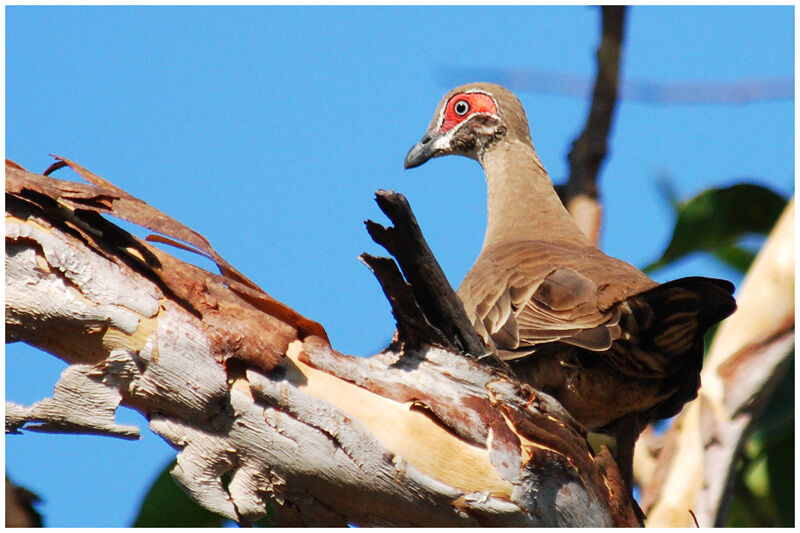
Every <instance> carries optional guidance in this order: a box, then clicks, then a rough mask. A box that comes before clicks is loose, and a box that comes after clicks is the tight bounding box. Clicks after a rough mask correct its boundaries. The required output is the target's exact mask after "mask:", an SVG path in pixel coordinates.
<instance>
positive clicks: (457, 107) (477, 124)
mask: <svg viewBox="0 0 800 533" xmlns="http://www.w3.org/2000/svg"><path fill="white" fill-rule="evenodd" d="M504 138H516V139H519V140H522V141H525V142H530V130H529V129H528V119H527V118H526V117H525V110H524V109H523V108H522V104H521V103H520V101H519V100H518V99H517V97H516V96H514V95H513V94H512V93H511V91H509V90H508V89H506V88H504V87H501V86H500V85H497V84H494V83H470V84H467V85H462V86H461V87H456V88H455V89H453V90H452V91H450V92H449V93H447V94H446V95H445V96H444V98H442V101H441V102H439V106H438V107H437V108H436V112H435V113H434V114H433V120H432V121H431V124H430V126H429V127H428V131H427V132H425V135H424V136H423V137H422V140H420V141H419V142H418V143H417V144H416V145H415V146H414V147H413V148H412V149H411V150H409V152H408V155H406V161H405V167H406V168H414V167H418V166H419V165H421V164H423V163H424V162H426V161H427V160H428V159H430V158H432V157H439V156H442V155H448V154H458V155H463V156H466V157H470V158H472V159H475V160H477V161H480V160H481V158H482V156H483V154H484V153H485V151H486V150H487V149H489V148H490V147H491V146H492V145H494V144H495V143H497V142H498V141H500V140H501V139H504Z"/></svg>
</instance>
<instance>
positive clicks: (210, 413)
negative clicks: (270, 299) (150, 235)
mask: <svg viewBox="0 0 800 533" xmlns="http://www.w3.org/2000/svg"><path fill="white" fill-rule="evenodd" d="M17 211H18V212H15V213H8V212H7V215H6V327H7V334H8V337H9V338H10V339H11V340H21V341H25V342H28V343H30V344H33V345H35V346H39V347H41V348H43V349H45V350H47V351H49V352H51V353H53V354H54V355H56V356H58V357H60V358H62V359H64V360H65V361H67V362H68V363H70V365H71V366H69V367H68V368H67V369H66V370H65V371H64V373H63V374H62V376H61V379H60V380H59V382H58V384H57V385H56V388H55V393H54V396H53V398H48V399H44V400H42V401H40V402H37V403H35V404H34V405H32V406H29V407H23V406H18V405H15V404H9V403H7V405H6V413H7V416H6V431H7V432H22V431H24V430H33V431H58V432H90V433H103V434H108V435H114V436H120V437H124V438H137V437H138V429H137V428H135V427H131V426H123V425H119V424H117V423H116V422H115V420H114V412H115V410H116V408H117V406H119V405H121V404H123V405H126V406H129V407H131V408H134V409H136V410H138V411H140V412H141V413H142V414H143V415H144V416H145V417H147V418H148V419H149V420H150V427H151V429H152V430H153V431H154V432H156V433H157V434H159V435H160V436H162V437H163V438H164V439H165V440H167V441H168V442H169V443H170V444H172V445H173V446H174V447H175V448H176V449H177V450H178V454H177V466H176V467H175V469H174V470H173V472H172V474H173V477H174V478H175V479H176V481H177V482H178V483H179V484H180V485H181V486H182V487H183V488H184V489H185V490H186V492H187V493H188V494H190V495H191V497H192V498H194V499H195V500H196V501H198V502H199V503H200V504H201V505H203V506H204V507H206V508H208V509H210V510H212V511H215V512H217V513H219V514H220V515H222V516H225V517H227V518H230V519H233V520H237V521H240V522H248V521H252V520H255V519H257V518H259V517H261V516H263V515H264V514H265V512H266V511H267V506H272V507H273V508H274V509H275V510H276V520H277V522H278V523H279V524H292V525H339V526H342V525H346V524H348V523H354V524H359V525H410V526H458V525H462V526H466V525H507V526H510V525H516V526H534V525H536V526H567V525H569V526H609V525H612V524H614V523H622V522H624V521H625V520H626V519H629V517H630V516H632V514H631V512H629V511H625V512H627V513H628V514H627V515H626V514H625V512H622V511H620V509H621V508H622V506H621V505H620V502H619V501H618V500H615V498H618V497H619V496H618V495H615V494H614V493H613V492H614V487H615V485H614V483H613V482H612V481H609V479H607V478H606V477H604V476H605V474H604V472H605V470H603V469H602V468H601V467H600V466H598V464H597V463H596V462H595V460H594V458H593V456H592V455H591V454H590V452H589V449H588V444H587V443H586V441H585V439H584V438H583V435H582V433H581V432H580V431H579V430H577V429H575V428H573V427H572V426H571V425H570V422H569V417H568V415H566V413H564V412H563V410H561V409H560V408H559V406H558V405H557V404H555V403H554V402H553V401H552V400H551V399H549V398H548V397H546V396H544V395H539V394H535V393H533V392H532V391H528V392H524V391H523V390H522V389H520V388H519V386H518V385H516V384H514V383H511V382H509V381H507V380H506V379H504V378H503V377H502V376H500V375H499V374H495V373H493V371H492V370H491V369H487V368H483V367H482V366H481V365H479V364H478V363H477V362H475V361H472V360H468V359H466V358H464V357H462V356H460V355H457V354H452V353H448V352H446V351H444V350H439V349H433V348H431V349H428V350H425V351H423V352H422V353H414V354H405V355H403V356H402V357H401V356H400V355H399V354H396V353H388V352H387V353H385V354H381V355H379V356H376V357H373V358H370V359H359V358H350V357H346V356H342V355H341V354H337V353H336V352H334V351H333V350H332V349H331V348H330V347H329V346H328V345H327V343H326V342H325V341H324V339H321V338H319V337H314V336H307V337H306V338H305V339H303V338H296V340H294V341H293V342H290V343H289V344H288V346H286V347H285V350H284V353H283V358H282V359H281V360H280V363H279V364H278V366H277V367H275V368H272V369H271V370H268V371H266V370H264V369H263V367H261V368H260V367H259V365H257V364H253V362H252V361H250V362H249V363H242V362H241V361H237V360H235V358H236V357H237V354H238V353H239V352H238V351H237V350H238V349H239V347H240V346H242V343H243V342H244V340H245V337H244V335H246V334H248V332H247V331H246V328H247V327H248V324H250V323H249V322H244V321H243V322H239V321H238V319H237V318H234V319H232V323H231V326H232V327H231V328H230V329H225V321H224V320H223V319H224V316H223V319H220V318H218V317H217V316H216V315H215V316H214V320H215V322H213V323H210V321H209V320H207V319H205V316H206V315H205V313H207V311H206V310H204V309H201V310H197V309H195V310H194V311H193V310H192V309H191V308H190V307H191V306H187V305H186V304H185V303H184V302H181V301H180V299H179V298H178V299H176V298H175V297H174V296H173V295H172V293H171V290H172V289H170V290H166V289H165V285H164V284H160V282H159V281H158V280H157V279H156V278H155V277H147V276H144V275H142V273H141V272H140V271H139V270H137V269H138V268H139V267H138V266H136V265H138V263H137V261H138V260H140V259H141V257H140V256H141V254H138V252H134V251H131V250H118V253H119V257H124V260H117V258H116V255H114V254H115V253H117V252H109V250H108V249H106V250H105V251H104V252H103V253H99V252H98V250H97V249H96V248H95V245H94V244H93V243H92V242H91V238H89V236H88V235H89V233H88V232H89V231H90V228H86V227H79V226H80V224H79V223H78V222H76V221H72V222H70V223H64V222H63V221H52V220H48V218H47V217H43V216H40V215H37V214H32V213H35V209H34V210H33V211H32V212H31V213H25V212H24V209H23V210H22V211H21V212H20V211H19V210H17ZM70 224H72V226H71V225H70ZM69 227H73V228H78V231H71V230H68V229H67V228H69ZM81 235H82V236H83V237H81ZM98 238H99V237H98ZM144 246H146V245H144ZM154 253H156V252H154ZM137 258H138V259H137ZM187 275H188V274H187ZM209 276H210V277H209V279H208V280H206V281H205V282H203V283H202V284H200V285H192V286H191V291H190V290H188V289H187V294H190V295H193V297H196V298H197V299H196V300H193V301H194V302H195V304H193V305H195V306H196V307H197V306H199V304H197V302H200V303H204V304H205V303H207V304H208V309H210V310H211V311H214V312H221V311H220V310H222V311H224V312H227V311H228V310H233V311H236V313H238V314H234V315H233V316H234V317H240V316H244V317H245V318H247V317H249V316H251V315H247V314H246V313H253V311H252V308H251V307H248V305H249V304H247V303H246V302H244V301H242V303H241V304H237V305H239V307H236V306H234V305H233V304H232V303H231V301H232V300H231V301H227V300H226V301H225V302H223V301H222V300H217V299H216V298H218V294H220V292H219V291H223V290H224V289H225V288H224V286H223V285H222V284H221V283H219V281H215V280H216V279H217V278H214V279H212V275H210V274H209ZM195 281H196V280H195ZM164 283H166V282H164ZM187 286H188V285H187ZM198 287H199V289H198ZM179 289H180V288H178V289H175V291H178V292H180V291H179ZM198 290H199V291H201V293H199V294H198V293H197V291H198ZM192 291H195V292H192ZM203 291H205V292H203ZM215 291H216V292H215ZM281 312H283V311H281ZM243 313H245V314H243ZM287 316H288V315H287ZM270 320H274V318H272V319H270ZM287 328H288V326H287V327H283V329H281V327H278V326H276V327H275V328H274V329H267V330H262V329H259V330H258V331H252V332H249V334H250V335H251V336H252V338H253V339H257V340H256V341H253V342H254V343H255V344H252V345H255V346H260V345H264V346H267V348H269V349H272V348H270V347H271V346H274V345H275V343H277V342H278V341H275V340H274V339H275V338H278V339H283V338H285V336H286V331H291V330H290V329H287ZM259 335H261V336H262V338H261V339H260V340H258V339H259ZM276 336H277V337H276ZM248 340H250V338H249V337H248ZM281 342H282V341H281ZM258 343H261V344H258ZM248 346H251V345H248ZM248 356H249V355H248ZM248 361H249V360H248ZM561 417H563V419H562V418H561ZM548 424H549V426H551V427H550V428H549V429H548V428H547V427H546V426H547V425H548ZM20 438H24V437H20ZM223 480H225V481H223ZM614 506H616V507H614Z"/></svg>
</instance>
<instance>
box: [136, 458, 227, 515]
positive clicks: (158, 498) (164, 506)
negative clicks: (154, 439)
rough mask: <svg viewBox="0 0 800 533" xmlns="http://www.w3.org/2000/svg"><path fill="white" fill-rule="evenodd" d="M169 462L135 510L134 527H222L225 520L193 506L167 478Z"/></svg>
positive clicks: (171, 465) (184, 494)
mask: <svg viewBox="0 0 800 533" xmlns="http://www.w3.org/2000/svg"><path fill="white" fill-rule="evenodd" d="M174 467H175V461H172V462H171V463H170V464H169V465H167V467H166V468H165V469H164V470H163V471H162V472H161V474H159V476H158V478H157V479H156V480H155V482H154V483H153V485H152V486H151V487H150V490H149V491H148V492H147V495H146V496H145V498H144V501H143V502H142V506H141V507H140V508H139V516H137V517H136V521H135V522H134V523H133V526H134V527H222V525H223V524H224V522H225V520H226V519H225V518H224V517H222V516H220V515H218V514H216V513H212V512H211V511H208V510H206V509H204V508H202V507H200V506H199V505H198V504H196V503H195V502H194V501H193V500H192V499H190V498H189V496H187V495H186V493H184V492H183V491H182V490H181V489H180V487H178V485H177V484H176V483H175V481H174V480H173V479H172V476H170V475H169V471H170V470H172V469H173V468H174Z"/></svg>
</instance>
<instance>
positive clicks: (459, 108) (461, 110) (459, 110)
mask: <svg viewBox="0 0 800 533" xmlns="http://www.w3.org/2000/svg"><path fill="white" fill-rule="evenodd" d="M453 111H455V112H456V115H458V116H459V117H463V116H464V115H466V114H467V113H469V102H467V101H466V100H459V101H458V102H456V105H454V106H453Z"/></svg>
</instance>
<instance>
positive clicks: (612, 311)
mask: <svg viewBox="0 0 800 533" xmlns="http://www.w3.org/2000/svg"><path fill="white" fill-rule="evenodd" d="M618 263H622V262H621V261H618V260H616V259H613V258H610V257H608V256H606V255H605V254H602V252H599V251H597V253H595V252H594V251H592V249H584V250H581V249H575V248H574V247H570V246H569V245H555V244H553V243H541V242H538V241H527V242H518V243H509V244H505V245H503V246H497V247H494V248H490V249H488V250H485V252H484V253H482V254H481V257H479V259H478V261H477V262H476V264H475V266H474V267H473V269H472V270H471V271H470V273H469V274H468V275H467V277H466V278H465V279H464V282H463V283H462V285H461V287H460V288H459V296H460V297H461V298H462V300H463V301H464V305H465V309H466V310H467V312H468V314H470V318H471V319H472V321H473V323H474V324H475V326H476V329H477V330H478V332H479V333H481V334H482V335H483V336H484V339H485V340H487V342H490V344H493V346H494V347H495V348H496V349H497V351H498V353H499V354H500V355H501V357H503V358H504V359H507V360H512V359H518V358H521V357H526V356H528V355H531V354H532V353H534V352H535V351H536V349H537V347H539V346H541V345H543V344H547V343H552V342H562V343H566V344H571V345H574V346H578V347H581V348H585V349H588V350H592V351H604V350H608V349H609V348H610V347H611V344H612V342H613V341H614V340H615V339H617V338H618V337H619V336H620V334H621V331H620V327H619V320H620V315H621V312H620V309H619V308H618V307H617V306H616V305H614V304H616V303H618V302H619V301H623V300H625V298H626V297H627V296H628V295H629V294H630V293H631V291H640V290H643V288H644V287H651V286H654V285H655V283H653V282H652V281H650V280H649V279H648V278H647V277H646V276H645V275H644V274H642V273H641V272H639V271H638V270H636V269H634V268H633V267H630V265H627V264H626V263H622V264H623V265H625V266H627V267H629V268H622V269H620V265H619V264H618ZM612 293H615V294H612Z"/></svg>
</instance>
